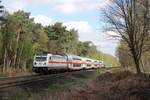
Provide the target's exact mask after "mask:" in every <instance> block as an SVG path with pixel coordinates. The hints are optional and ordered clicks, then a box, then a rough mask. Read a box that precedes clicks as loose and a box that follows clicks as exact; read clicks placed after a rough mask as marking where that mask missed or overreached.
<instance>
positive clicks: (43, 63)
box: [33, 54, 101, 73]
mask: <svg viewBox="0 0 150 100" xmlns="http://www.w3.org/2000/svg"><path fill="white" fill-rule="evenodd" d="M100 67H101V64H100V61H98V60H93V59H89V58H83V57H80V56H76V55H53V54H37V55H35V56H34V61H33V71H34V72H37V73H39V72H43V71H51V70H81V69H91V68H100Z"/></svg>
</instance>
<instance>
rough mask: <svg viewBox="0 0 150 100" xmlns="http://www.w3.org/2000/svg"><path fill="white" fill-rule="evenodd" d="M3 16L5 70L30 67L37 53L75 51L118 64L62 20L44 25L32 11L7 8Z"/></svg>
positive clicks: (0, 53) (0, 43) (0, 46)
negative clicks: (11, 10)
mask: <svg viewBox="0 0 150 100" xmlns="http://www.w3.org/2000/svg"><path fill="white" fill-rule="evenodd" d="M2 15H3V16H1V19H0V20H1V28H0V66H1V70H2V72H7V71H10V70H12V69H21V70H23V71H24V70H31V69H32V60H33V56H34V54H36V53H43V52H48V53H52V54H65V53H68V54H76V55H79V56H83V57H90V58H94V59H99V60H104V62H105V63H106V64H109V65H111V66H116V64H117V59H116V58H115V57H113V56H111V55H109V54H104V53H102V52H101V51H98V50H97V47H96V46H95V45H94V44H93V43H92V42H91V41H86V42H81V41H79V36H78V31H77V30H75V29H71V30H67V28H66V26H63V24H62V23H61V22H56V23H54V24H53V25H49V26H45V27H44V26H42V25H41V24H38V23H35V22H34V18H31V17H30V13H29V12H24V11H17V12H14V13H13V14H9V13H8V12H5V13H4V14H2Z"/></svg>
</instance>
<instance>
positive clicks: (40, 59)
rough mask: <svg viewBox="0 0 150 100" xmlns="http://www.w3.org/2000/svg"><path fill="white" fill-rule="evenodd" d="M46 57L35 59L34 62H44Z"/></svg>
mask: <svg viewBox="0 0 150 100" xmlns="http://www.w3.org/2000/svg"><path fill="white" fill-rule="evenodd" d="M46 58H47V57H36V58H35V60H36V61H46Z"/></svg>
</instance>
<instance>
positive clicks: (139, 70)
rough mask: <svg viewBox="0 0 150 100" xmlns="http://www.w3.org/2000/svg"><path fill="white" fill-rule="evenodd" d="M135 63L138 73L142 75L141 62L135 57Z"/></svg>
mask: <svg viewBox="0 0 150 100" xmlns="http://www.w3.org/2000/svg"><path fill="white" fill-rule="evenodd" d="M134 63H135V67H136V71H137V73H138V74H141V69H140V60H138V59H137V57H135V56H134Z"/></svg>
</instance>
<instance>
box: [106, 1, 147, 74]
mask: <svg viewBox="0 0 150 100" xmlns="http://www.w3.org/2000/svg"><path fill="white" fill-rule="evenodd" d="M111 1H112V2H111V5H109V7H108V9H105V11H104V14H105V17H106V19H107V22H108V23H109V25H110V27H109V29H110V30H109V31H114V32H115V33H116V35H114V37H117V38H118V37H119V38H121V39H123V40H124V41H125V42H126V43H127V46H128V47H129V50H130V53H131V55H132V58H133V61H134V63H135V66H136V70H137V73H139V74H140V73H141V68H140V64H141V63H140V60H141V56H142V53H143V52H144V51H145V50H144V49H145V47H146V45H145V41H146V40H147V39H148V37H147V36H148V30H149V18H148V14H149V5H148V4H149V0H144V1H143V2H142V3H141V2H140V0H111ZM139 9H140V11H139Z"/></svg>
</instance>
